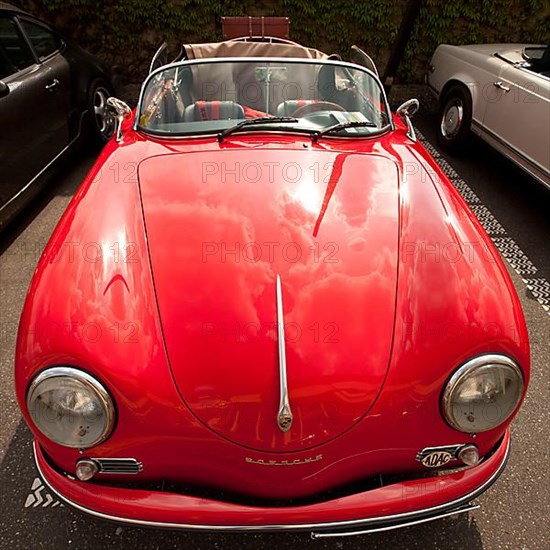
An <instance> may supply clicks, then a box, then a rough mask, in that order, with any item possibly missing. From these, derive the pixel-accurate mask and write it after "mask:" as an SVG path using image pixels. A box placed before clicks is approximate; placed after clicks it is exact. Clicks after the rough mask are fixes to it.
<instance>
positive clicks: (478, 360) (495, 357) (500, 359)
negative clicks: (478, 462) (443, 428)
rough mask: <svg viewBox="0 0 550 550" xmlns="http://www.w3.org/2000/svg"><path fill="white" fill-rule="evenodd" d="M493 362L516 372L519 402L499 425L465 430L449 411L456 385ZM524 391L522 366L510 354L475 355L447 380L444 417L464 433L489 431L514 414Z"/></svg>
mask: <svg viewBox="0 0 550 550" xmlns="http://www.w3.org/2000/svg"><path fill="white" fill-rule="evenodd" d="M491 364H498V365H501V366H505V367H509V368H511V369H512V370H513V371H514V372H515V374H516V375H517V377H518V381H519V384H520V388H519V395H520V398H519V399H518V402H517V404H516V406H515V407H514V409H513V410H512V412H511V413H510V414H509V415H508V416H507V417H506V418H505V419H504V420H503V421H502V422H501V423H500V424H498V425H497V426H495V427H493V428H489V429H486V430H465V429H464V428H463V427H461V426H460V425H459V424H458V423H456V422H455V421H454V419H453V415H452V414H450V413H449V410H452V401H451V397H452V395H453V392H454V390H455V389H456V387H457V386H458V385H459V384H460V383H461V382H462V381H463V380H464V379H465V378H467V377H468V376H470V375H471V374H472V372H474V371H475V370H477V369H479V368H480V367H484V366H487V365H491ZM524 392H525V377H524V375H523V371H522V370H521V367H520V366H519V365H518V363H517V362H516V361H514V360H513V359H512V358H511V357H509V356H508V355H502V354H499V353H487V354H483V355H478V356H476V357H473V358H472V359H469V360H468V361H466V362H465V363H464V364H463V365H461V366H460V367H458V369H456V370H455V371H454V373H453V374H452V375H451V377H450V378H449V379H448V380H447V382H446V384H445V386H444V389H443V393H442V397H441V410H442V413H443V418H444V419H445V421H446V422H447V424H448V425H449V426H450V427H451V428H453V429H455V430H458V431H459V432H462V433H472V434H475V433H484V432H488V431H491V430H494V429H496V428H498V426H499V425H501V424H504V423H505V422H506V421H507V420H508V419H509V418H510V417H511V416H512V415H513V414H514V412H515V411H516V410H517V409H518V407H519V406H520V405H521V402H522V398H523V395H524Z"/></svg>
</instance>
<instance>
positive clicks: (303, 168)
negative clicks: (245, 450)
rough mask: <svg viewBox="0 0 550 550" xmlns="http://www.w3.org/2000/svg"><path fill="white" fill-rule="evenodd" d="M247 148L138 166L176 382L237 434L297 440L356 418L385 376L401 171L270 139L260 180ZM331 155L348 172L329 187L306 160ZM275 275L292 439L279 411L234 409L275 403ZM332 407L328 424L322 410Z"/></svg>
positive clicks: (210, 417)
mask: <svg viewBox="0 0 550 550" xmlns="http://www.w3.org/2000/svg"><path fill="white" fill-rule="evenodd" d="M249 154H250V152H249V151H248V150H245V149H236V148H233V149H230V150H227V151H221V152H219V153H216V154H212V153H209V154H206V153H205V154H200V153H198V154H196V155H192V156H187V157H184V156H179V155H173V156H170V157H165V158H163V159H162V160H158V159H149V160H146V161H144V162H143V163H142V165H141V167H140V185H141V190H142V197H143V205H144V213H145V221H146V227H147V235H148V239H149V245H150V251H151V261H152V266H153V275H154V280H155V286H156V290H157V298H158V303H159V309H160V314H161V319H162V323H163V329H164V334H165V339H166V345H167V350H168V355H169V358H170V362H171V365H172V369H173V372H174V378H175V380H176V383H177V384H178V387H179V388H180V391H181V392H182V394H183V395H184V397H185V399H186V401H187V402H188V404H189V405H190V407H191V408H192V409H193V410H194V411H195V414H197V415H198V416H199V417H201V418H202V416H204V418H202V419H203V421H205V422H206V423H209V425H211V426H212V427H213V428H214V429H216V430H217V431H220V432H221V433H223V434H224V435H225V436H227V437H230V438H234V439H235V438H236V439H238V441H239V443H244V444H246V445H251V446H254V447H258V446H260V447H262V448H265V449H267V448H271V447H272V446H273V445H279V444H284V445H285V447H286V448H300V445H304V444H305V442H306V440H307V441H310V440H315V441H318V442H320V441H322V440H325V439H326V438H330V437H334V436H336V435H337V434H338V433H341V431H342V430H345V429H347V428H349V427H350V425H351V424H352V423H353V422H355V421H357V420H358V419H359V418H361V416H362V415H364V414H365V412H366V410H367V408H368V407H369V406H370V404H371V403H372V402H373V400H374V399H375V397H376V395H377V394H378V392H379V390H380V386H381V384H382V381H383V379H384V376H385V373H386V369H387V365H388V361H389V354H390V348H391V341H392V331H393V315H394V304H395V287H396V276H397V236H398V225H397V221H398V217H397V213H398V193H397V181H396V169H395V166H394V164H393V163H392V162H390V161H389V160H386V159H382V158H381V157H377V156H368V155H361V158H355V155H353V154H349V153H343V154H334V153H328V152H317V151H316V152H311V151H310V152H308V153H305V152H303V151H291V150H263V149H262V150H254V155H253V157H252V158H253V160H254V162H255V163H257V164H258V166H260V167H263V170H262V171H261V177H260V178H256V177H255V178H253V179H254V181H252V180H251V179H250V178H249V179H247V178H245V177H242V176H243V173H244V166H245V164H246V162H247V161H248V160H250V158H251V157H250V156H249ZM338 157H339V158H340V161H339V159H338ZM189 159H191V160H192V161H193V162H189ZM344 160H345V162H343V161H344ZM184 162H185V170H182V168H181V166H182V165H183V163H184ZM206 162H209V163H211V164H213V163H214V162H215V163H217V164H216V165H215V168H216V170H217V172H216V174H214V169H213V168H211V167H210V168H209V170H210V172H211V174H212V176H211V177H210V176H209V177H208V178H203V177H202V176H203V174H202V168H201V167H202V166H203V165H204V164H205V163H206ZM337 162H340V167H341V168H342V167H343V169H342V170H340V171H339V172H333V173H332V178H333V181H332V182H331V186H332V188H331V189H330V193H327V183H326V180H325V178H326V177H327V176H328V173H325V172H322V171H321V172H320V173H319V176H320V177H317V178H316V177H315V172H314V170H311V166H315V164H317V165H318V166H320V167H324V166H326V165H329V166H330V165H334V164H335V163H337ZM268 163H271V166H272V167H273V168H271V169H268V168H266V166H268ZM289 165H292V171H287V174H290V175H291V176H292V177H290V176H289V177H286V178H285V177H284V174H285V167H288V166H289ZM365 167H367V168H368V169H366V168H365ZM228 169H229V176H227V174H228ZM234 169H237V170H239V171H240V172H239V174H238V175H237V176H236V175H235V174H234V173H231V172H230V171H231V170H234ZM224 170H225V176H227V177H224ZM251 173H252V172H251ZM238 176H240V178H239V179H237V177H238ZM271 176H274V177H271ZM384 178H386V179H384ZM388 178H390V179H389V180H388ZM323 202H324V204H325V209H324V215H323V216H322V221H321V222H320V227H321V231H320V232H319V236H318V237H313V235H312V233H313V228H314V225H315V223H316V222H317V220H318V219H320V217H319V212H320V210H321V209H322V204H323ZM277 274H279V275H280V276H281V279H282V292H283V309H284V322H285V325H288V326H287V327H286V332H287V334H286V350H287V365H288V378H289V388H290V394H291V401H292V406H293V410H294V412H295V414H296V415H297V418H296V421H295V423H294V424H293V428H292V430H291V431H290V432H289V433H287V434H286V435H284V436H283V434H282V432H281V433H279V432H280V430H278V429H277V426H276V424H275V421H274V418H275V417H274V412H273V410H271V408H269V407H267V408H265V410H264V409H262V411H261V412H258V415H259V416H258V417H255V418H254V421H253V422H249V423H246V422H244V420H243V416H242V414H240V413H239V410H238V407H237V408H235V407H236V404H238V405H239V406H245V405H246V406H253V405H254V404H256V403H257V402H262V403H274V404H276V402H277V400H278V391H279V386H278V359H277V344H276V334H275V333H274V332H273V330H272V329H273V327H274V326H275V325H274V323H276V320H277V316H276V299H275V279H276V275H277ZM205 327H206V329H205ZM250 327H251V328H250ZM269 327H272V328H271V329H270V328H269ZM258 333H259V334H260V335H259V337H257V338H256V335H257V334H258ZM250 336H252V340H251V338H250ZM228 372H233V373H234V375H233V376H228ZM205 403H206V404H209V405H208V407H206V408H207V409H208V411H206V410H205ZM217 403H220V404H223V408H224V413H223V414H221V413H220V412H219V411H218V408H219V407H221V405H219V406H218V405H216V404H217ZM327 403H330V404H331V409H330V410H333V411H335V412H334V413H333V414H332V417H331V418H332V422H331V421H330V420H331V418H329V416H330V415H329V416H326V418H325V417H324V416H323V418H325V420H322V421H321V420H319V417H318V415H319V413H318V411H319V404H323V406H324V405H326V404H327ZM232 407H233V408H232ZM273 409H276V405H274V407H273ZM220 410H221V409H220ZM216 411H217V412H216ZM316 411H317V412H316ZM241 412H242V411H241ZM201 415H202V416H201ZM205 415H207V416H205ZM316 415H317V416H316ZM274 430H275V431H274ZM283 437H284V438H286V439H285V440H284V442H283ZM312 438H313V439H312Z"/></svg>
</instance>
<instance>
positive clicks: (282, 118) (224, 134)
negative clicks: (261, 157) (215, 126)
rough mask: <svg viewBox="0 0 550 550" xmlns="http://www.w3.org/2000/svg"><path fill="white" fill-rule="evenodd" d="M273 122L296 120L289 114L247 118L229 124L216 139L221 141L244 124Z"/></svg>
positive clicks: (244, 125) (296, 120)
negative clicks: (233, 124)
mask: <svg viewBox="0 0 550 550" xmlns="http://www.w3.org/2000/svg"><path fill="white" fill-rule="evenodd" d="M275 122H280V123H289V122H298V119H297V118H292V117H289V116H264V117H260V118H247V119H245V120H242V121H241V122H239V123H238V124H235V126H231V127H230V128H226V129H225V130H223V131H222V132H220V133H219V134H218V141H219V142H220V143H221V142H222V141H223V139H224V138H226V137H227V136H229V135H231V134H232V133H233V132H237V131H238V130H240V129H241V128H244V127H246V126H253V125H254V124H273V123H275Z"/></svg>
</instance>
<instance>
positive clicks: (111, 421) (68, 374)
mask: <svg viewBox="0 0 550 550" xmlns="http://www.w3.org/2000/svg"><path fill="white" fill-rule="evenodd" d="M52 378H72V379H73V380H76V381H77V382H79V383H81V384H82V385H83V386H85V387H86V388H87V389H89V390H91V391H92V392H93V393H94V394H95V396H96V397H97V399H98V401H99V402H100V404H101V407H102V409H103V411H104V414H105V426H104V428H103V430H102V432H101V434H100V435H99V436H98V437H97V438H96V439H95V440H94V442H93V443H91V444H87V445H84V446H83V445H81V444H77V443H75V444H68V443H61V442H59V441H56V440H55V439H52V438H51V437H49V436H48V435H47V434H46V433H44V432H43V430H42V429H41V428H40V426H39V425H38V424H37V423H36V422H35V421H34V418H33V416H32V413H31V399H32V397H33V393H34V392H36V390H37V388H38V387H39V386H40V384H41V383H43V382H44V381H46V380H50V379H52ZM25 404H26V406H27V412H28V414H29V416H30V418H31V420H32V422H33V424H34V425H35V426H36V429H37V430H38V431H39V432H40V433H41V434H42V435H43V436H44V437H46V438H48V439H49V440H50V441H53V442H54V443H56V444H57V445H61V446H63V447H67V448H71V449H91V448H93V447H97V446H98V445H100V444H101V443H103V442H104V441H106V440H107V439H108V438H109V437H110V435H111V434H112V432H113V430H114V427H115V420H116V409H115V402H114V399H113V398H112V397H111V395H110V393H109V392H108V391H107V389H106V388H105V386H104V385H103V384H102V383H101V382H100V381H99V380H98V379H97V378H96V377H95V376H92V375H91V374H89V373H88V372H86V371H84V370H82V369H81V368H79V367H74V366H70V365H56V366H51V367H46V368H45V369H43V370H42V371H40V372H39V373H38V374H36V375H35V376H34V378H33V379H32V380H31V382H30V383H29V385H28V388H27V394H26V398H25Z"/></svg>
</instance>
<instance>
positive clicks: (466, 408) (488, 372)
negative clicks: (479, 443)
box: [442, 355, 523, 433]
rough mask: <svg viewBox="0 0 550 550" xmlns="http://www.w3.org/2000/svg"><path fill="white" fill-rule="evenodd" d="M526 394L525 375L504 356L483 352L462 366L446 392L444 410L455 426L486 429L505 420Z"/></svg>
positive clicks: (466, 430) (467, 428)
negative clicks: (524, 389)
mask: <svg viewBox="0 0 550 550" xmlns="http://www.w3.org/2000/svg"><path fill="white" fill-rule="evenodd" d="M522 395H523V374H522V372H521V369H520V368H519V367H518V365H517V364H516V363H515V362H514V361H512V359H510V358H509V357H506V356H504V355H482V356H480V357H476V358H474V359H471V360H470V361H468V362H467V363H466V364H464V365H462V366H461V367H460V368H459V369H458V370H457V371H456V372H455V373H454V374H453V375H452V376H451V379H450V380H449V382H448V384H447V386H446V387H445V390H444V391H443V407H442V408H443V413H444V416H445V419H446V420H447V422H448V423H449V424H450V425H451V426H452V427H453V428H455V429H457V430H459V431H461V432H466V433H477V432H485V431H487V430H492V429H493V428H496V427H497V426H499V425H500V424H502V423H503V422H505V421H506V420H507V419H508V418H509V417H510V415H511V414H512V413H513V412H514V410H515V409H516V407H517V406H518V403H519V402H520V399H521V396H522Z"/></svg>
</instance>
